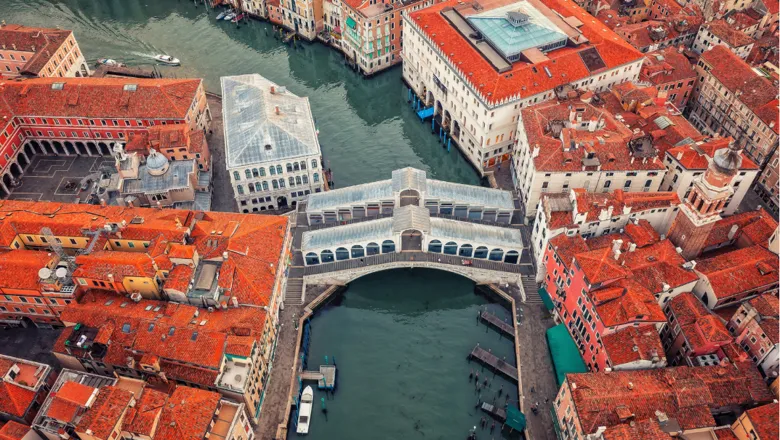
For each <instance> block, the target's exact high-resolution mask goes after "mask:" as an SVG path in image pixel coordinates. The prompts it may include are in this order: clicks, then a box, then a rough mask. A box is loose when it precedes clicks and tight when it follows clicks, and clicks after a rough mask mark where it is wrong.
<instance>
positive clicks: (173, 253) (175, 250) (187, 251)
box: [168, 243, 195, 259]
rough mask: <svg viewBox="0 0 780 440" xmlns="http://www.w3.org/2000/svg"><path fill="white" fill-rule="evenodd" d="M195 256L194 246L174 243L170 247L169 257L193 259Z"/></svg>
mask: <svg viewBox="0 0 780 440" xmlns="http://www.w3.org/2000/svg"><path fill="white" fill-rule="evenodd" d="M194 256H195V247H194V246H190V245H183V244H178V243H173V244H171V245H170V246H169V247H168V258H181V259H192V257H194Z"/></svg>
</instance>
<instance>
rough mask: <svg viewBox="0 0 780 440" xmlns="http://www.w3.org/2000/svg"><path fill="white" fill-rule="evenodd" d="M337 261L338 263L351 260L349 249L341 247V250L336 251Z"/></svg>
mask: <svg viewBox="0 0 780 440" xmlns="http://www.w3.org/2000/svg"><path fill="white" fill-rule="evenodd" d="M336 259H337V260H338V261H341V260H348V259H349V251H348V250H347V248H343V247H340V248H338V249H336Z"/></svg>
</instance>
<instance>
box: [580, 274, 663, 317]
mask: <svg viewBox="0 0 780 440" xmlns="http://www.w3.org/2000/svg"><path fill="white" fill-rule="evenodd" d="M589 295H590V297H591V301H592V302H593V305H594V307H595V309H596V313H598V315H599V318H601V322H602V323H604V325H605V326H607V327H612V326H618V325H623V324H629V323H634V322H656V323H659V322H664V321H666V319H665V317H664V313H663V311H662V310H661V307H660V306H659V305H658V303H657V302H656V299H655V296H653V293H652V292H650V291H649V290H647V288H646V287H644V286H642V285H641V284H639V283H637V282H636V281H634V280H632V279H621V280H619V281H616V282H614V283H611V284H609V285H608V286H607V287H603V288H601V289H597V290H594V291H591V292H589Z"/></svg>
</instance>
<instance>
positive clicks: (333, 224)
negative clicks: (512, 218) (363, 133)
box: [309, 213, 525, 231]
mask: <svg viewBox="0 0 780 440" xmlns="http://www.w3.org/2000/svg"><path fill="white" fill-rule="evenodd" d="M392 216H393V214H378V215H371V216H365V217H356V218H352V219H349V220H339V221H337V222H329V223H317V224H314V225H309V230H310V231H316V230H318V229H326V228H334V227H336V226H343V225H351V224H353V223H362V222H367V221H371V220H378V219H381V218H388V217H392ZM431 217H438V218H446V219H450V220H457V221H461V222H469V223H476V224H480V225H488V226H498V227H501V228H512V229H522V228H524V227H525V226H524V225H522V224H518V223H512V224H509V223H500V222H492V221H489V220H478V219H471V218H467V217H455V216H454V215H448V214H438V213H437V214H431Z"/></svg>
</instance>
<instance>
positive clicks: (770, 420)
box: [746, 402, 780, 440]
mask: <svg viewBox="0 0 780 440" xmlns="http://www.w3.org/2000/svg"><path fill="white" fill-rule="evenodd" d="M779 410H780V407H778V403H777V402H774V403H769V404H766V405H763V406H759V407H758V408H751V409H749V410H747V411H746V412H747V416H748V418H749V419H750V422H751V423H753V429H754V430H755V431H756V434H757V435H758V436H757V437H756V438H759V439H761V440H764V439H769V440H772V439H776V438H780V429H779V428H778V427H780V422H779V421H778V411H779Z"/></svg>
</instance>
